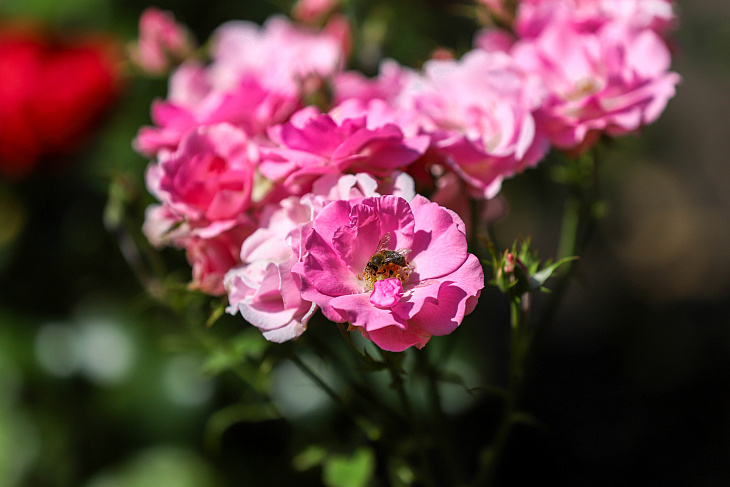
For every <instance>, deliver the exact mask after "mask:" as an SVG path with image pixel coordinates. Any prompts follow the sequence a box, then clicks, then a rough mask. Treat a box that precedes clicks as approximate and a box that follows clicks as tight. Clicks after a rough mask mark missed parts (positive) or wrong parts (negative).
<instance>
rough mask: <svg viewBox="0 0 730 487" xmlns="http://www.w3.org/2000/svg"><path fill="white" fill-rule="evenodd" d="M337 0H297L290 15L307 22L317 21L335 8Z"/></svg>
mask: <svg viewBox="0 0 730 487" xmlns="http://www.w3.org/2000/svg"><path fill="white" fill-rule="evenodd" d="M339 3H340V2H339V0H297V3H295V4H294V7H292V17H293V18H295V19H296V20H298V21H300V22H305V23H308V24H311V23H315V22H318V21H320V20H322V19H323V18H325V17H326V16H327V15H328V14H329V13H330V12H332V11H333V10H334V9H335V8H337V6H338V4H339Z"/></svg>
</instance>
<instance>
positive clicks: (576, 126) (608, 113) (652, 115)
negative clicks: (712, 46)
mask: <svg viewBox="0 0 730 487" xmlns="http://www.w3.org/2000/svg"><path fill="white" fill-rule="evenodd" d="M511 52H512V55H513V56H514V58H515V60H516V61H517V62H518V63H519V64H520V65H521V66H522V67H523V68H524V69H526V70H527V71H530V72H531V73H533V74H534V75H535V76H536V77H537V78H539V79H541V80H542V82H543V83H544V85H545V87H546V90H547V91H548V98H547V99H546V100H545V103H544V104H543V106H542V107H541V109H540V111H539V112H538V113H537V114H536V118H537V119H538V121H539V125H540V127H541V129H542V130H544V131H546V133H548V135H549V136H550V139H551V141H552V143H553V144H554V145H555V146H556V147H559V148H562V149H575V150H578V151H581V150H585V149H587V148H589V147H590V146H591V145H593V143H594V142H595V140H596V139H597V138H598V136H599V135H600V134H601V133H606V134H608V135H612V136H618V135H624V134H626V133H629V132H633V131H636V130H637V129H640V128H641V127H642V126H644V125H646V124H649V123H652V122H653V121H654V120H656V119H657V117H658V116H659V115H660V114H661V112H662V111H663V110H664V107H665V106H666V104H667V101H668V100H669V99H670V98H671V97H672V96H674V93H675V86H676V85H677V83H678V82H679V76H678V75H677V74H676V73H672V72H670V71H669V65H670V61H671V58H670V53H669V50H668V49H667V46H666V45H665V43H664V41H663V40H662V39H661V38H660V37H659V36H658V35H657V34H656V33H655V32H654V31H652V30H650V29H636V28H633V27H631V26H630V25H628V24H627V23H625V22H621V21H612V22H605V23H602V24H600V25H599V27H597V28H595V29H594V30H586V29H585V28H584V26H582V25H577V24H576V23H575V22H572V21H571V18H570V17H569V16H568V15H567V14H566V12H565V11H564V10H561V9H557V10H556V11H555V12H554V14H553V17H550V22H549V23H547V24H546V25H545V26H543V27H542V28H541V30H540V31H539V33H538V34H537V35H536V36H535V37H534V38H532V37H529V38H525V39H521V40H519V41H518V42H517V43H516V44H515V45H514V46H513V48H512V51H511Z"/></svg>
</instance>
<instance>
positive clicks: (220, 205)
mask: <svg viewBox="0 0 730 487" xmlns="http://www.w3.org/2000/svg"><path fill="white" fill-rule="evenodd" d="M492 1H494V0H492ZM309 3H312V2H309ZM318 3H322V2H318ZM325 3H326V4H327V5H329V3H327V2H325ZM330 3H331V2H330ZM303 11H304V10H303ZM155 15H157V17H156V18H157V19H159V23H164V25H161V26H157V28H153V26H150V25H149V24H150V21H149V20H148V21H147V23H146V25H147V27H146V29H147V30H148V31H149V32H151V33H150V34H149V37H152V36H153V35H154V36H156V37H155V38H152V39H149V38H148V39H147V40H146V42H143V41H144V40H145V39H144V37H145V31H144V30H142V39H141V40H140V43H139V49H140V50H141V51H145V50H146V51H153V52H147V53H144V52H139V55H138V57H139V58H140V59H152V60H161V59H162V60H164V59H166V58H165V54H166V53H169V52H171V51H172V50H173V48H174V50H176V51H177V52H180V51H185V48H184V47H180V46H179V45H178V44H176V43H175V42H177V40H179V39H185V38H187V37H186V36H184V35H170V34H169V32H170V31H174V30H176V29H177V30H180V31H182V27H180V26H178V25H176V24H175V23H174V21H173V20H172V19H171V18H169V17H165V16H160V15H159V12H157V13H155ZM307 15H309V13H308V14H307ZM143 20H144V19H143ZM671 20H672V10H671V5H670V4H669V2H668V1H664V0H626V1H622V2H615V1H604V0H593V1H589V0H544V1H537V0H531V1H528V0H525V1H523V2H521V3H520V4H519V7H518V10H517V12H516V16H515V19H514V31H513V32H510V33H506V32H501V31H495V30H492V31H488V32H485V33H483V34H481V35H480V36H479V37H478V38H477V40H476V42H475V45H476V47H475V48H474V49H473V50H472V51H470V52H468V53H467V54H465V55H464V56H463V57H462V58H461V59H458V60H456V59H433V60H430V61H428V62H426V63H425V65H424V66H423V68H422V69H421V70H420V71H415V70H411V69H408V68H406V67H403V66H400V65H398V64H397V63H396V62H394V61H384V62H383V63H382V65H381V69H380V74H379V75H378V76H377V77H375V78H374V79H368V78H366V77H364V76H363V75H361V74H359V73H358V72H353V71H345V70H344V69H343V66H344V64H345V58H346V53H347V50H348V42H349V38H348V35H347V32H348V30H347V24H346V22H344V21H343V19H342V18H341V17H338V16H336V15H332V16H330V21H329V22H328V23H327V24H326V25H325V27H324V28H322V29H319V30H315V29H312V28H311V27H308V26H305V25H298V24H294V23H292V22H290V21H288V20H287V19H285V18H283V17H274V18H271V19H270V20H268V21H267V22H266V24H265V25H264V26H263V27H260V26H257V25H254V24H251V23H248V22H230V23H227V24H224V25H223V26H221V27H220V28H219V29H218V31H217V32H216V33H215V34H214V37H213V40H212V49H211V61H210V62H209V63H208V64H205V65H204V64H201V63H200V62H199V61H197V60H188V61H185V62H184V63H183V64H182V65H180V66H179V67H178V68H177V69H176V70H175V71H174V73H173V74H172V76H171V78H170V86H169V94H168V98H167V100H165V101H159V102H156V103H155V104H154V106H153V108H152V119H153V122H154V124H155V126H154V127H146V128H143V129H142V130H141V131H140V132H139V134H138V137H137V138H136V140H135V147H136V149H137V150H138V151H139V152H140V153H142V154H144V155H146V156H149V157H151V158H152V159H153V162H152V163H151V165H150V167H149V170H148V172H147V184H148V187H149V189H150V191H151V192H152V193H153V194H154V195H155V196H156V197H157V198H158V199H159V201H160V202H161V203H160V204H159V205H154V206H151V207H150V208H149V209H148V212H147V218H146V222H145V233H146V235H147V236H148V238H149V239H150V241H151V242H153V243H154V244H155V245H159V246H163V245H172V246H175V247H179V248H183V249H185V250H186V252H187V256H188V260H189V262H190V263H191V265H192V268H193V282H192V286H193V287H195V288H197V289H200V290H202V291H204V292H207V293H210V294H224V293H225V294H227V295H228V300H229V303H230V306H229V308H228V311H229V312H231V313H239V312H240V314H241V315H242V316H243V317H244V318H245V319H246V320H247V321H249V322H250V323H252V324H253V325H255V326H257V327H258V328H260V329H261V331H262V332H263V333H264V335H265V336H266V337H267V338H268V339H269V340H272V341H277V342H281V341H285V340H289V339H292V338H295V337H297V336H299V335H300V334H301V333H302V332H303V331H304V330H305V329H306V326H307V321H308V320H309V318H310V317H311V316H312V314H313V313H314V312H315V311H316V310H317V309H321V310H322V312H323V314H324V315H325V316H326V317H327V318H328V319H330V320H332V321H335V322H339V323H345V322H347V323H350V325H351V326H352V327H354V328H356V329H358V330H359V331H361V332H362V334H363V335H364V336H366V337H367V338H369V339H370V340H372V341H373V342H374V343H376V344H377V345H378V346H380V347H381V348H383V349H386V350H403V349H405V348H407V347H410V346H417V347H422V346H423V345H425V344H426V343H427V342H428V340H429V338H430V337H431V336H432V335H444V334H448V333H450V332H452V331H453V330H454V329H455V328H456V327H457V326H459V324H460V323H461V321H462V320H463V318H464V316H465V315H466V314H468V313H470V312H471V311H472V310H473V309H474V307H475V305H476V301H477V299H478V297H479V294H480V290H481V289H482V288H483V286H484V275H483V271H482V268H481V265H480V263H479V261H478V259H477V258H476V257H475V256H474V255H472V254H469V253H468V251H467V242H466V231H467V230H466V226H465V224H464V222H463V219H462V218H461V217H460V216H459V215H458V214H457V213H456V212H454V211H452V210H449V209H447V208H445V206H448V207H450V208H454V209H457V211H458V208H460V207H463V206H464V205H463V203H464V199H465V198H467V197H468V196H470V197H473V198H484V199H489V198H492V197H494V196H495V195H496V194H497V193H498V192H499V190H500V186H501V183H502V180H503V179H504V178H507V177H510V176H513V175H514V174H516V173H518V172H520V171H522V170H523V169H525V168H527V167H530V166H534V165H535V164H537V163H538V162H539V161H540V160H541V159H542V158H543V157H544V155H545V154H546V152H547V151H548V150H549V149H550V147H551V146H554V147H557V148H560V149H575V150H585V149H587V148H588V147H589V146H590V145H591V144H593V143H595V141H596V139H597V136H598V135H600V134H608V135H614V136H615V135H620V134H624V133H627V132H630V131H635V130H636V129H639V128H640V127H641V126H642V125H644V124H647V123H650V122H652V121H653V120H654V119H656V117H657V116H658V115H659V113H660V112H661V111H662V109H663V108H664V106H665V104H666V102H667V100H668V99H669V98H670V97H671V96H672V95H673V93H674V87H675V85H676V84H677V82H678V76H677V75H676V74H674V73H671V72H669V70H668V69H669V61H670V56H669V52H668V49H667V46H666V43H665V41H664V40H663V38H664V35H665V31H666V29H667V27H668V26H669V25H670V23H671ZM153 23H154V22H153ZM164 32H167V34H166V35H161V34H160V33H164ZM155 39H156V40H155ZM169 39H174V40H175V42H173V43H171V42H169ZM159 64H160V63H159V62H157V63H156V64H155V66H153V67H155V69H157V68H158V67H159ZM324 93H329V94H331V98H332V100H331V107H330V106H328V107H327V111H322V109H321V108H319V107H316V106H314V105H311V104H308V101H309V100H313V99H320V100H321V99H322V95H323V94H324ZM416 188H419V192H422V193H424V192H428V193H430V196H431V200H428V199H426V198H425V197H423V196H421V195H417V194H416ZM422 188H423V191H421V189H422ZM439 203H440V204H443V205H444V206H441V205H440V204H439ZM467 206H468V205H467Z"/></svg>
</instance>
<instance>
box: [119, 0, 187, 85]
mask: <svg viewBox="0 0 730 487" xmlns="http://www.w3.org/2000/svg"><path fill="white" fill-rule="evenodd" d="M194 49H195V46H194V43H193V41H192V36H191V34H190V32H189V31H188V30H187V29H186V28H185V26H183V25H181V24H180V23H178V22H177V21H175V17H174V15H173V14H172V13H171V12H166V11H162V10H160V9H158V8H155V7H148V8H147V9H145V10H144V12H142V15H141V16H140V18H139V39H138V40H137V42H136V43H135V44H134V45H133V46H132V48H131V52H130V57H131V60H132V62H134V63H135V64H136V65H137V66H139V67H140V68H142V69H143V70H144V71H147V72H149V73H151V74H163V73H165V72H167V71H168V70H169V69H170V68H172V67H173V65H174V64H175V63H178V62H180V61H182V60H184V59H185V58H186V57H188V56H189V55H190V54H191V53H192V52H193V50H194Z"/></svg>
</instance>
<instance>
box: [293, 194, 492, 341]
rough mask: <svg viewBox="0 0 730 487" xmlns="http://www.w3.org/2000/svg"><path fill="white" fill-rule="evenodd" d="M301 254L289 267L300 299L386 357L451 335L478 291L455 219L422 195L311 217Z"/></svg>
mask: <svg viewBox="0 0 730 487" xmlns="http://www.w3.org/2000/svg"><path fill="white" fill-rule="evenodd" d="M304 248H305V250H306V251H307V252H308V253H307V254H306V256H305V257H304V259H303V262H301V263H298V264H295V265H294V267H293V272H295V273H296V274H298V275H300V276H301V279H302V297H303V298H304V299H307V300H310V301H312V302H314V303H316V304H317V305H318V306H320V308H321V309H322V312H323V313H324V315H325V316H326V317H327V318H329V319H330V320H332V321H335V322H339V323H342V322H349V323H351V325H352V326H353V327H355V328H357V329H359V330H360V331H361V332H362V333H363V335H364V336H365V337H367V338H369V339H370V340H372V341H373V342H374V343H375V344H376V345H378V346H379V347H381V348H383V349H385V350H392V351H401V350H404V349H406V348H408V347H411V346H414V345H415V346H416V347H418V348H420V347H423V346H424V345H425V344H426V343H427V342H428V341H429V339H430V337H431V336H432V335H446V334H449V333H451V332H452V331H454V330H455V329H456V327H458V326H459V325H460V324H461V321H462V320H463V318H464V316H465V315H466V314H468V313H470V312H471V311H472V310H473V309H474V307H475V305H476V302H477V299H478V297H479V294H480V292H481V289H482V288H483V287H484V274H483V271H482V268H481V265H480V263H479V260H478V259H477V258H476V257H475V256H474V255H472V254H469V253H468V252H467V243H466V237H465V228H464V224H463V222H462V221H461V219H459V217H458V216H457V215H456V214H455V213H453V212H451V211H449V210H447V209H445V208H443V207H440V206H439V205H437V204H436V203H431V202H429V201H428V200H427V199H426V198H423V197H422V196H416V197H415V198H414V199H413V200H412V201H411V202H410V203H409V202H408V201H406V200H405V199H403V198H399V197H397V196H381V197H372V198H365V199H363V200H351V201H334V202H332V203H330V204H328V205H326V206H325V207H324V208H323V209H322V210H321V211H320V212H319V214H318V215H317V216H316V217H315V219H314V221H313V223H312V231H311V233H310V234H309V236H308V237H307V238H306V241H305V244H304Z"/></svg>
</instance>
